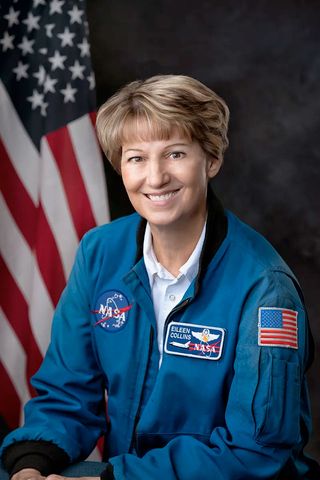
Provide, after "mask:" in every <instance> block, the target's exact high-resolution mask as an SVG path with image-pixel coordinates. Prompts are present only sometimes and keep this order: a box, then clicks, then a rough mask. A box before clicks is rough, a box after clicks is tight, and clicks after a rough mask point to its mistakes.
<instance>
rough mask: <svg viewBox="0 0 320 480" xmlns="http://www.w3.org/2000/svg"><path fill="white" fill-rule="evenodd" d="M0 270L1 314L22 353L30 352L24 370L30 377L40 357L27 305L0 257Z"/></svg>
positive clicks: (2, 334)
mask: <svg viewBox="0 0 320 480" xmlns="http://www.w3.org/2000/svg"><path fill="white" fill-rule="evenodd" d="M0 270H1V278H2V279H3V284H2V288H1V289H0V304H1V305H2V308H3V312H4V314H5V315H6V317H7V318H8V321H9V322H10V324H11V327H12V328H13V329H14V331H15V333H16V335H17V338H18V339H19V342H20V343H21V345H22V347H23V349H24V351H25V352H26V353H27V354H28V353H31V352H32V355H30V356H29V357H28V362H27V368H26V371H27V373H28V375H29V376H31V375H33V374H34V373H35V371H36V370H37V368H38V367H39V363H40V362H41V360H42V355H41V352H40V350H39V347H38V345H37V343H36V341H35V339H34V336H33V333H32V330H31V326H30V322H29V320H28V305H27V303H26V301H25V299H24V298H23V296H22V295H21V292H20V290H19V288H17V285H16V283H15V281H14V279H13V278H12V276H11V274H10V272H9V270H8V268H7V266H6V264H5V262H4V261H3V258H2V257H1V256H0ZM1 336H2V338H3V339H4V338H6V336H5V332H4V331H3V330H2V333H1ZM6 340H7V339H6ZM1 356H2V354H1ZM31 391H32V390H31Z"/></svg>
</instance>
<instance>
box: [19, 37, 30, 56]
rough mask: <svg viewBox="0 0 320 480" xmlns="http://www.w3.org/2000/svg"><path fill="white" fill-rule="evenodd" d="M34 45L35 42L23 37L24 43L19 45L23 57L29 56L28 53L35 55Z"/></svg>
mask: <svg viewBox="0 0 320 480" xmlns="http://www.w3.org/2000/svg"><path fill="white" fill-rule="evenodd" d="M33 44H34V40H28V39H27V37H23V38H22V42H21V43H19V45H18V47H19V48H21V50H22V55H27V53H33V48H32V45H33Z"/></svg>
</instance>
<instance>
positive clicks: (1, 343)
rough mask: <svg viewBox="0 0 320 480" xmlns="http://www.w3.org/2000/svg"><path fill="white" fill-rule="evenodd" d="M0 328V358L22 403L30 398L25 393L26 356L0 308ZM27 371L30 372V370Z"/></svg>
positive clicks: (26, 389)
mask: <svg viewBox="0 0 320 480" xmlns="http://www.w3.org/2000/svg"><path fill="white" fill-rule="evenodd" d="M0 330H1V336H0V358H1V361H2V363H3V365H5V366H6V369H7V371H8V372H9V374H10V376H11V378H12V382H13V384H14V387H15V390H16V392H17V394H18V396H19V398H20V401H21V402H22V403H24V402H26V401H27V400H28V399H29V398H30V395H29V394H28V393H27V392H28V384H27V381H26V377H25V372H26V371H28V365H27V358H28V357H27V355H26V353H25V351H24V349H23V347H22V345H21V343H20V341H19V339H18V338H17V336H16V334H15V330H14V329H13V328H12V325H10V323H9V321H8V319H7V318H6V316H5V313H4V312H3V310H2V309H1V308H0ZM28 373H29V374H30V371H29V372H28ZM33 373H34V372H33ZM31 391H32V390H31Z"/></svg>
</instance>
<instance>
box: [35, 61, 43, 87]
mask: <svg viewBox="0 0 320 480" xmlns="http://www.w3.org/2000/svg"><path fill="white" fill-rule="evenodd" d="M33 76H34V77H36V78H37V79H38V84H39V85H43V84H44V81H45V78H46V70H45V68H44V66H43V65H40V67H39V70H38V72H37V73H34V74H33Z"/></svg>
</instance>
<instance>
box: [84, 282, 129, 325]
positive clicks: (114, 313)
mask: <svg viewBox="0 0 320 480" xmlns="http://www.w3.org/2000/svg"><path fill="white" fill-rule="evenodd" d="M131 308H132V305H129V302H128V299H127V297H126V296H125V295H124V294H123V293H121V292H119V291H117V290H108V291H107V292H104V293H103V294H102V295H100V297H99V298H98V300H97V302H96V308H95V310H94V311H93V312H92V313H94V314H95V317H96V323H95V324H94V326H98V325H99V326H100V327H101V328H103V329H104V330H105V331H106V332H118V331H119V330H122V329H123V328H124V327H125V326H126V324H127V321H128V316H129V310H131Z"/></svg>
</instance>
